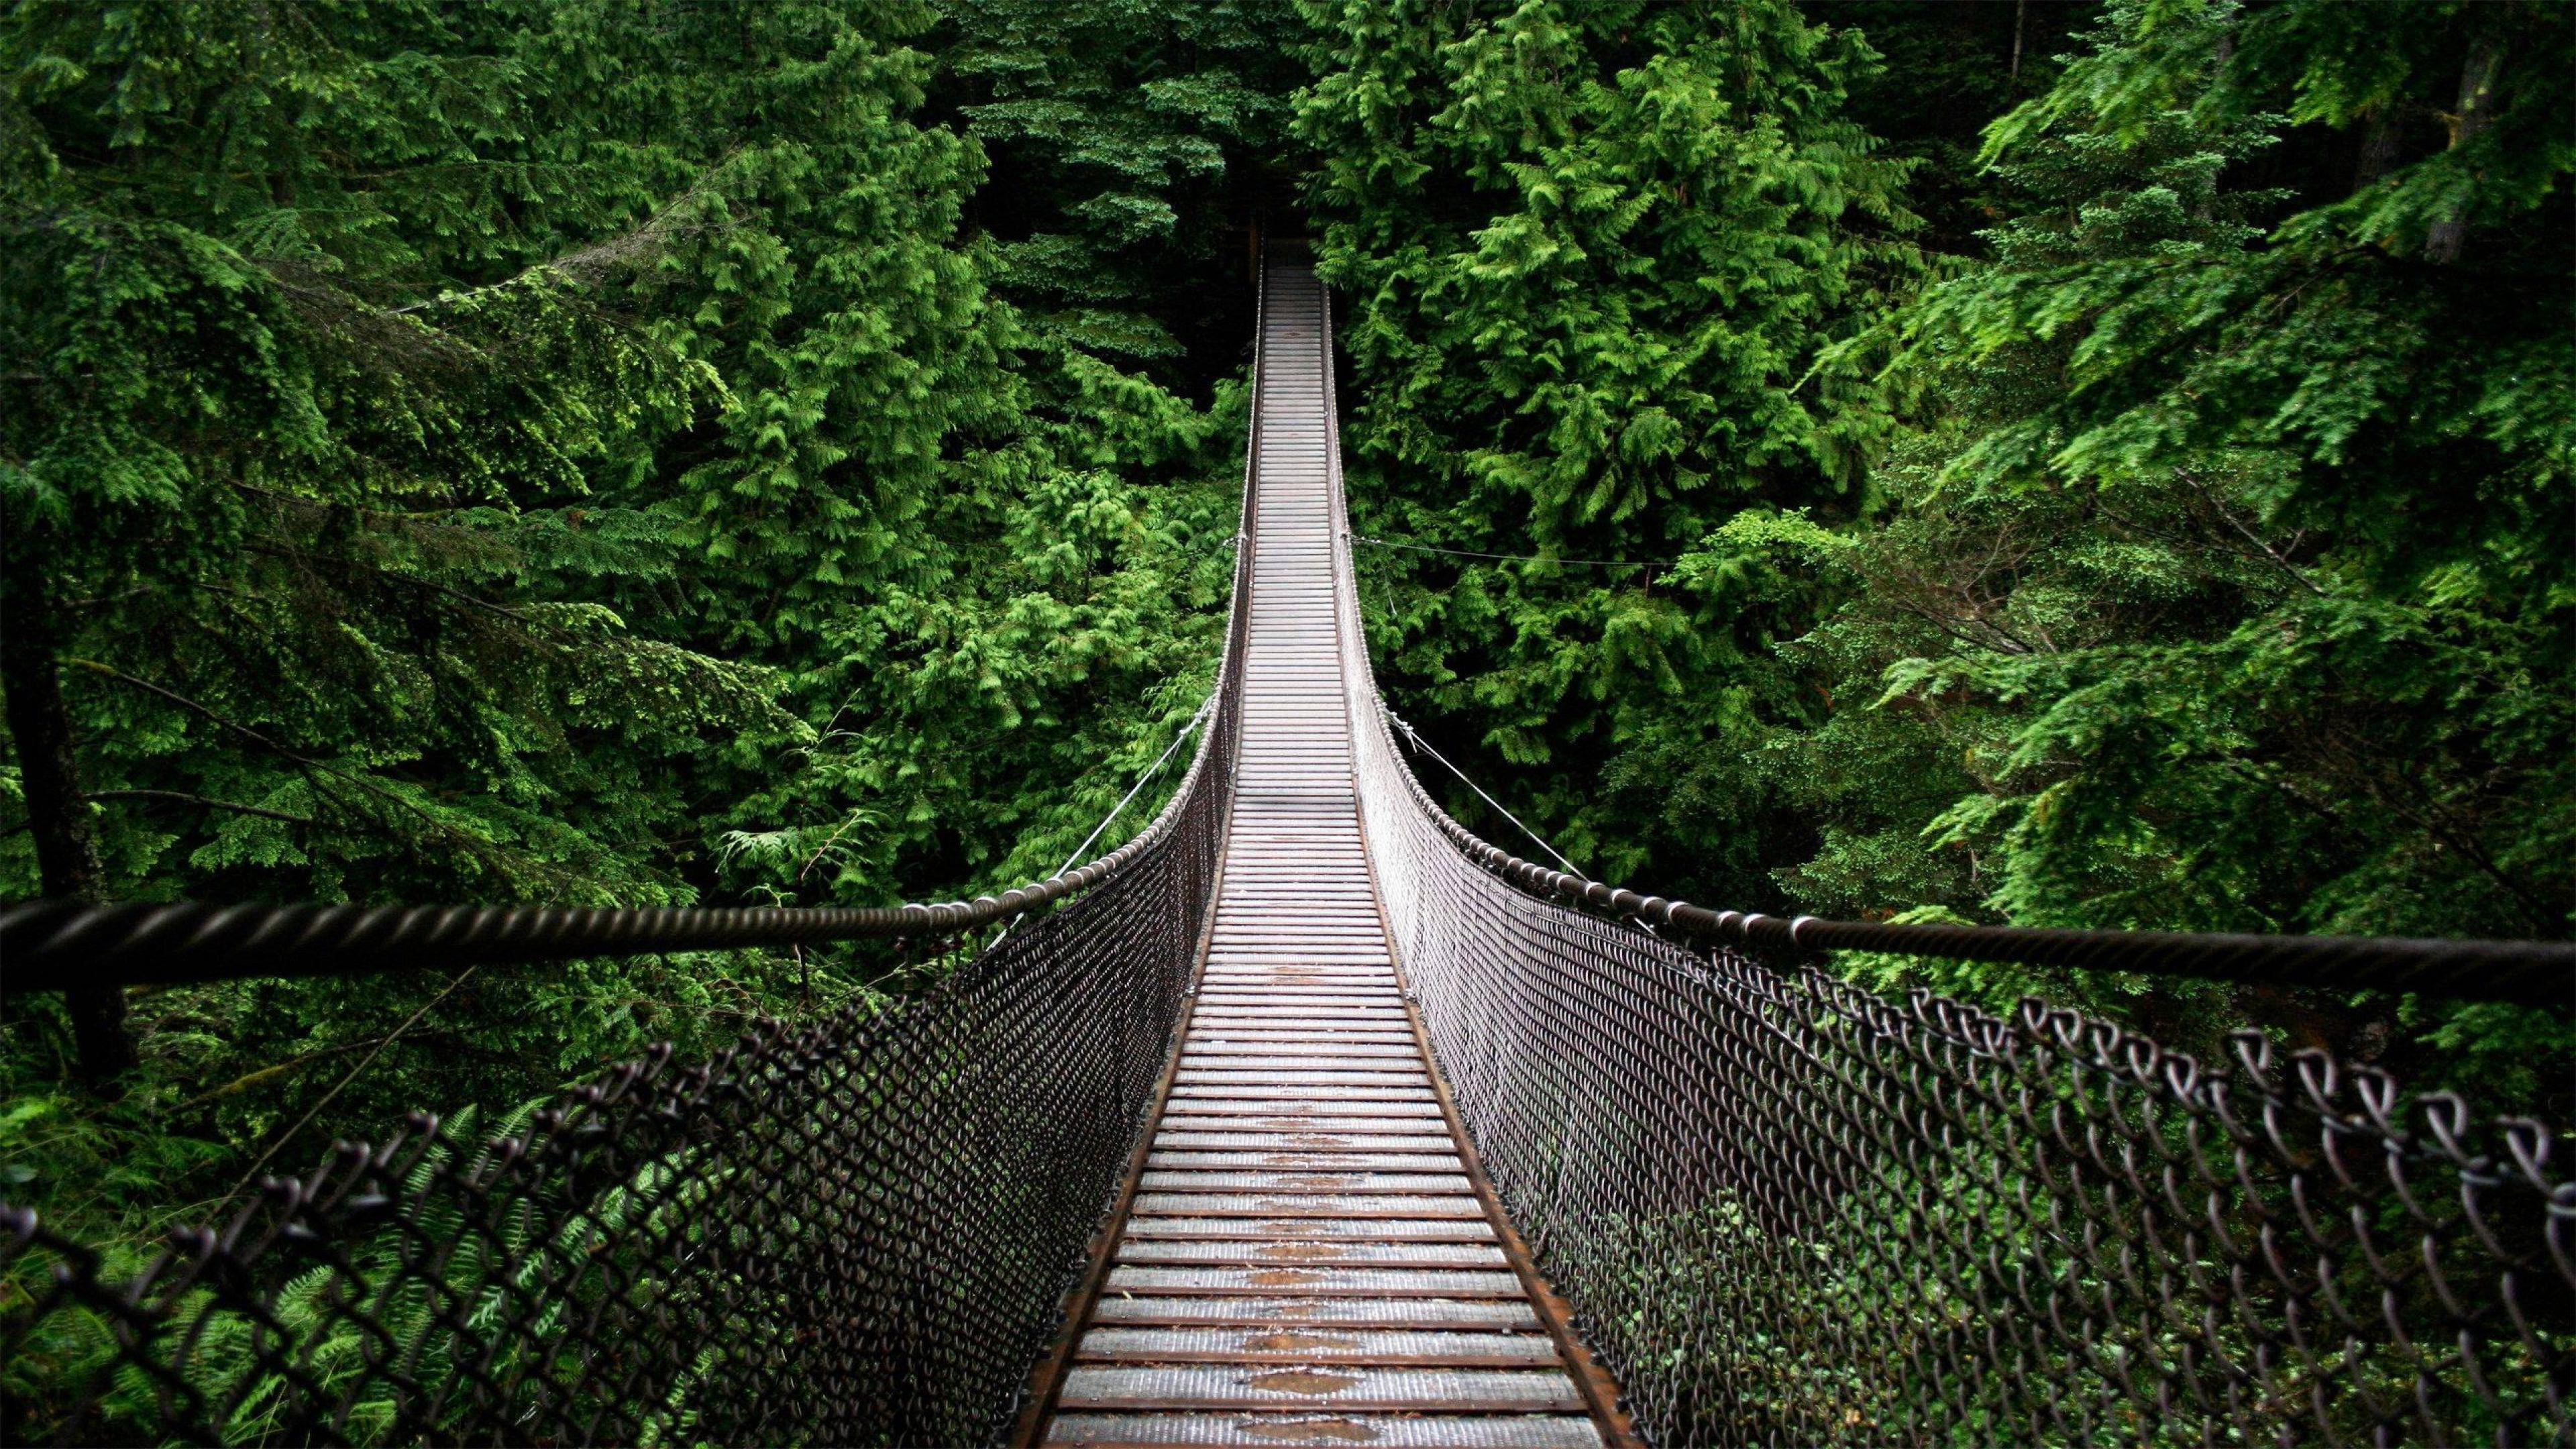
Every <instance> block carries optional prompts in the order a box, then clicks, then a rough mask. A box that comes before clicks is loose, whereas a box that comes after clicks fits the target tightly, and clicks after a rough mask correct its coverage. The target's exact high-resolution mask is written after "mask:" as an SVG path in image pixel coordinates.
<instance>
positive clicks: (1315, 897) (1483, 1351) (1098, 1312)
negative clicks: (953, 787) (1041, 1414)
mask: <svg viewBox="0 0 2576 1449" xmlns="http://www.w3.org/2000/svg"><path fill="white" fill-rule="evenodd" d="M1263 286H1264V297H1263V307H1262V335H1261V339H1260V349H1261V351H1260V357H1261V362H1260V368H1259V381H1258V387H1259V390H1260V396H1259V405H1258V407H1257V408H1256V410H1255V414H1254V416H1255V434H1254V437H1253V439H1252V447H1253V449H1254V454H1253V459H1252V467H1251V469H1250V486H1251V487H1252V488H1253V489H1254V490H1255V497H1254V506H1253V508H1252V509H1251V515H1252V518H1253V520H1254V522H1253V549H1254V552H1253V563H1252V572H1251V598H1250V600H1249V601H1248V604H1249V609H1250V616H1249V618H1250V627H1249V629H1248V631H1247V633H1246V647H1245V657H1244V678H1243V686H1242V688H1243V691H1244V693H1243V723H1242V734H1241V742H1240V750H1241V754H1240V758H1239V764H1238V766H1237V773H1236V780H1235V786H1234V799H1233V809H1232V813H1231V818H1230V820H1229V822H1228V827H1227V832H1226V842H1225V852H1224V865H1223V874H1222V876H1221V879H1220V883H1219V886H1218V891H1217V897H1216V906H1215V912H1214V917H1213V922H1212V925H1211V928H1210V930H1209V936H1208V947H1207V955H1206V960H1205V962H1204V965H1203V967H1202V972H1201V976H1200V979H1199V983H1198V991H1197V995H1196V998H1195V1000H1194V1001H1193V1003H1192V1006H1191V1009H1190V1012H1189V1015H1188V1018H1187V1020H1186V1022H1185V1024H1184V1027H1183V1039H1182V1043H1181V1048H1180V1055H1179V1058H1178V1061H1177V1064H1176V1066H1175V1069H1174V1071H1173V1073H1172V1076H1171V1082H1170V1086H1169V1088H1168V1092H1167V1095H1166V1096H1165V1098H1164V1101H1163V1102H1162V1104H1161V1106H1160V1108H1159V1110H1158V1112H1157V1115H1156V1118H1155V1121H1154V1123H1153V1125H1152V1128H1151V1131H1152V1134H1153V1135H1152V1140H1151V1144H1150V1147H1149V1148H1148V1149H1147V1152H1146V1156H1145V1158H1144V1168H1143V1172H1142V1175H1141V1177H1140V1178H1139V1179H1138V1180H1137V1182H1136V1183H1135V1184H1134V1193H1133V1195H1132V1197H1131V1198H1130V1199H1129V1203H1130V1205H1129V1208H1128V1211H1127V1213H1126V1216H1125V1219H1124V1221H1123V1222H1122V1223H1120V1224H1119V1225H1118V1226H1117V1228H1116V1230H1115V1237H1114V1240H1113V1247H1112V1248H1111V1257H1110V1260H1109V1263H1108V1265H1107V1269H1108V1271H1107V1274H1106V1277H1105V1279H1103V1280H1101V1284H1100V1288H1099V1291H1098V1292H1097V1294H1096V1295H1095V1296H1094V1297H1093V1298H1092V1299H1091V1301H1090V1302H1089V1303H1088V1304H1087V1305H1085V1306H1084V1309H1083V1310H1082V1311H1084V1312H1085V1313H1086V1314H1087V1316H1086V1317H1085V1319H1084V1320H1083V1322H1082V1324H1081V1326H1080V1328H1079V1330H1078V1333H1077V1335H1076V1337H1075V1338H1074V1340H1073V1346H1072V1352H1071V1355H1070V1362H1069V1365H1068V1366H1067V1367H1066V1368H1065V1370H1064V1372H1063V1376H1062V1380H1061V1385H1060V1388H1059V1389H1058V1392H1057V1398H1056V1401H1055V1405H1054V1414H1053V1417H1052V1419H1051V1420H1050V1421H1049V1422H1048V1423H1047V1424H1046V1426H1045V1429H1044V1432H1043V1435H1042V1439H1043V1442H1044V1443H1047V1444H1050V1445H1084V1446H1095V1449H1097V1446H1109V1445H1210V1446H1214V1445H1254V1444H1267V1445H1279V1444H1298V1443H1314V1444H1382V1445H1390V1446H1430V1445H1443V1446H1471V1445H1491V1446H1511V1449H1595V1446H1599V1445H1601V1444H1603V1443H1604V1435H1603V1428H1604V1427H1610V1428H1612V1430H1613V1437H1614V1438H1615V1437H1618V1436H1617V1433H1616V1427H1615V1425H1606V1424H1605V1423H1601V1422H1596V1413H1595V1405H1596V1403H1598V1402H1599V1401H1600V1400H1602V1399H1604V1398H1605V1394H1604V1392H1603V1390H1602V1387H1601V1386H1600V1384H1599V1382H1598V1381H1597V1373H1595V1372H1594V1371H1591V1370H1589V1369H1588V1364H1587V1362H1586V1360H1585V1359H1584V1356H1583V1355H1582V1354H1581V1352H1580V1350H1579V1348H1577V1347H1576V1346H1575V1345H1574V1344H1573V1342H1572V1340H1571V1337H1570V1335H1569V1333H1568V1331H1567V1330H1566V1328H1565V1326H1564V1323H1563V1314H1562V1312H1561V1311H1560V1310H1559V1309H1558V1308H1557V1306H1556V1305H1555V1303H1554V1300H1553V1297H1552V1295H1550V1294H1549V1293H1548V1292H1547V1290H1546V1286H1545V1284H1544V1283H1542V1282H1540V1281H1538V1280H1536V1279H1535V1278H1534V1276H1533V1275H1532V1274H1531V1272H1530V1270H1529V1268H1528V1264H1527V1258H1526V1255H1525V1254H1523V1253H1521V1252H1520V1251H1519V1249H1518V1245H1517V1240H1516V1239H1514V1238H1513V1237H1512V1236H1511V1233H1510V1226H1509V1224H1508V1223H1507V1222H1506V1221H1504V1220H1503V1219H1502V1217H1501V1216H1500V1213H1499V1211H1498V1209H1497V1207H1496V1205H1495V1203H1494V1201H1493V1199H1492V1197H1491V1195H1490V1193H1488V1192H1485V1191H1484V1190H1483V1189H1482V1187H1481V1183H1480V1180H1479V1178H1478V1176H1477V1174H1476V1172H1475V1170H1474V1160H1473V1154H1472V1150H1471V1149H1469V1148H1468V1147H1467V1146H1466V1144H1465V1142H1464V1139H1463V1138H1462V1137H1461V1135H1460V1133H1459V1129H1458V1124H1457V1121H1456V1118H1455V1116H1454V1114H1453V1113H1452V1112H1451V1111H1450V1109H1449V1105H1448V1103H1447V1100H1446V1095H1445V1092H1444V1091H1443V1090H1442V1086H1441V1083H1440V1081H1439V1078H1438V1076H1437V1069H1436V1067H1435V1065H1434V1063H1433V1061H1432V1059H1431V1056H1430V1053H1429V1051H1428V1050H1427V1049H1426V1042H1425V1038H1424V1037H1423V1035H1422V1033H1421V1030H1420V1027H1419V1023H1418V1022H1417V1021H1416V1019H1415V1018H1414V1015H1413V1013H1412V1011H1411V1008H1410V1005H1409V1003H1408V1002H1407V1001H1406V999H1405V994H1404V990H1403V986H1402V982H1401V977H1400V974H1399V971H1398V968H1397V962H1396V961H1395V959H1394V956H1393V955H1392V953H1391V951H1390V947H1389V939H1388V935H1387V929H1386V925H1385V921H1384V917H1383V915H1382V913H1381V911H1380V909H1379V902H1378V895H1377V888H1376V885H1375V883H1374V881H1373V879H1372V877H1371V872H1370V869H1369V859H1368V849H1367V843H1366V841H1365V840H1364V839H1363V837H1362V830H1361V823H1360V813H1359V806H1358V800H1357V796H1356V793H1355V787H1354V772H1353V767H1352V741H1351V729H1352V716H1351V710H1350V705H1349V690H1350V688H1351V687H1352V686H1351V684H1350V682H1349V681H1348V680H1347V679H1346V678H1345V671H1344V665H1343V659H1344V657H1345V655H1344V650H1343V647H1342V646H1343V641H1342V639H1341V635H1340V629H1341V624H1340V622H1339V620H1340V614H1339V611H1338V610H1337V608H1336V600H1335V593H1334V589H1335V558H1334V553H1335V547H1336V542H1337V535H1338V533H1339V530H1340V525H1341V509H1340V504H1339V499H1338V498H1337V497H1336V496H1335V487H1334V484H1335V481H1336V477H1337V470H1336V466H1335V460H1334V458H1333V454H1332V439H1331V431H1332V428H1331V421H1330V420H1331V416H1332V414H1331V409H1330V399H1329V396H1328V389H1329V388H1330V387H1331V385H1332V376H1331V367H1330V357H1329V350H1330V346H1331V339H1330V331H1329V320H1328V318H1327V316H1326V314H1325V298H1324V293H1323V288H1322V287H1321V285H1320V284H1319V283H1318V282H1317V281H1316V279H1315V276H1314V273H1313V271H1312V269H1311V268H1310V267H1308V266H1306V265H1304V264H1303V263H1301V262H1292V261H1285V260H1274V261H1273V262H1272V263H1271V264H1270V265H1269V267H1268V268H1267V269H1266V271H1265V275H1264V279H1263ZM1576 1370H1581V1371H1583V1372H1585V1373H1591V1374H1592V1375H1593V1378H1594V1379H1595V1382H1592V1383H1588V1384H1587V1383H1586V1382H1584V1381H1582V1380H1581V1379H1579V1378H1578V1374H1577V1372H1576ZM1587 1390H1589V1392H1587ZM1602 1407H1605V1408H1606V1405H1602Z"/></svg>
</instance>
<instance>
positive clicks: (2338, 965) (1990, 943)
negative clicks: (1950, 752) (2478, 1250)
mask: <svg viewBox="0 0 2576 1449" xmlns="http://www.w3.org/2000/svg"><path fill="white" fill-rule="evenodd" d="M1379 708H1380V709H1381V710H1383V709H1384V704H1383V702H1381V703H1380V705H1379ZM1391 733H1397V734H1399V735H1400V732H1391ZM1406 783H1407V784H1408V785H1410V786H1411V788H1412V790H1413V793H1414V795H1415V797H1416V799H1417V802H1418V803H1419V804H1420V805H1421V807H1422V808H1423V809H1424V810H1425V811H1426V812H1427V813H1428V814H1429V815H1430V817H1431V819H1432V820H1433V821H1434V822H1435V823H1437V824H1438V825H1439V827H1440V829H1441V832H1442V833H1443V834H1445V835H1447V836H1448V837H1449V840H1450V843H1451V844H1453V845H1455V846H1456V847H1457V848H1458V851H1459V853H1460V854H1462V855H1464V856H1466V857H1467V858H1468V859H1469V860H1472V861H1474V862H1475V863H1476V864H1477V865H1479V866H1481V867H1483V868H1484V869H1485V870H1486V871H1488V872H1489V873H1491V874H1493V875H1494V876H1496V877H1498V878H1500V879H1501V880H1503V881H1504V882H1506V883H1507V884H1509V885H1511V886H1513V887H1514V888H1515V889H1518V890H1519V891H1521V892H1522V893H1523V894H1526V895H1529V896H1532V897H1534V898H1536V899H1539V900H1543V901H1552V902H1556V903H1558V904H1562V905H1570V906H1575V907H1579V908H1582V909H1585V910H1588V911H1591V912H1592V913H1594V914H1597V915H1601V916H1606V917H1610V918H1612V919H1617V920H1623V921H1628V922H1630V923H1633V924H1637V925H1642V926H1644V927H1646V928H1647V929H1649V930H1651V931H1654V932H1655V933H1656V934H1658V935H1662V936H1666V937H1681V938H1686V939H1692V940H1698V941H1704V942H1709V943H1713V944H1717V945H1722V946H1732V947H1736V948H1738V949H1741V950H1744V951H1748V952H1751V953H1752V954H1753V955H1755V956H1757V957H1760V958H1763V959H1767V960H1770V961H1773V962H1784V961H1795V960H1801V959H1805V958H1809V957H1813V956H1815V955H1817V954H1819V953H1821V952H1826V951H1885V952H1891V953H1895V954H1899V955H1907V956H1939V957H1947V958H1950V959H1954V960H1962V961H2000V962H2016V963H2021V964H2025V965H2033V966H2071V967H2076V968H2079V969H2083V970H2088V971H2134V972H2138V973H2140V974H2143V975H2150V976H2189V977H2203V978H2208V979H2213V980H2220V981H2247V982H2261V983H2266V984H2281V985H2291V986H2317V987H2328V988H2333V989H2339V990H2358V989H2362V988H2369V989H2372V990H2379V991H2414V992H2422V993H2424V994H2426V995H2430V996H2443V997H2454V998H2459V999H2462V1000H2469V1001H2505V1002H2515V1003H2519V1004H2521V1005H2525V1006H2544V1007H2557V1008H2560V1009H2566V1010H2576V944H2571V943H2568V942H2562V941H2460V940H2427V939H2415V938H2407V937H2394V936H2292V935H2279V936H2272V935H2228V934H2218V933H2204V932H2193V931H2081V930H2054V929H2049V928H2045V927H2035V926H1946V925H1905V924H1897V923H1892V922H1872V921H1829V920H1823V919H1820V918H1818V917H1815V916H1785V917H1784V916H1767V915H1762V914H1759V913H1748V912H1744V911H1712V910H1710V909H1708V908H1707V907H1705V906H1695V905H1692V904H1690V903H1689V902H1687V901H1676V900H1667V899H1665V898H1664V897H1662V896H1651V895H1640V894H1638V893H1637V892H1635V891H1632V890H1623V889H1620V888H1618V887H1615V886H1611V885H1608V884H1605V883H1603V882H1601V881H1597V880H1587V879H1585V878H1584V877H1582V876H1579V875H1574V874H1571V873H1569V872H1566V871H1562V870H1558V869H1556V868H1554V867H1552V866H1547V865H1541V864H1539V863H1537V862H1535V861H1529V860H1524V859H1522V858H1521V857H1519V856H1517V855H1514V854H1512V853H1511V852H1509V851H1507V850H1504V849H1503V848H1502V847H1500V846H1497V845H1493V844H1490V843H1488V842H1486V841H1485V840H1483V839H1481V838H1479V837H1478V836H1477V835H1476V834H1475V833H1474V832H1472V831H1470V830H1468V829H1467V828H1466V827H1465V826H1463V825H1460V824H1459V823H1458V822H1457V821H1455V820H1453V819H1451V818H1450V816H1449V813H1448V812H1447V811H1445V810H1443V809H1441V808H1440V805H1439V802H1437V801H1435V800H1434V799H1432V798H1431V795H1430V792H1429V791H1427V790H1425V789H1424V788H1423V787H1422V784H1421V782H1420V781H1419V780H1417V779H1414V778H1413V777H1412V776H1411V775H1410V774H1409V773H1407V774H1406Z"/></svg>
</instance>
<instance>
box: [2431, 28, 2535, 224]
mask: <svg viewBox="0 0 2576 1449" xmlns="http://www.w3.org/2000/svg"><path fill="white" fill-rule="evenodd" d="M2504 8H2505V18H2506V19H2507V20H2510V19H2511V17H2512V13H2513V7H2512V6H2511V5H2507V6H2506V7H2504ZM2503 68H2504V25H2502V24H2494V25H2490V26H2488V27H2487V28H2486V29H2485V30H2483V31H2481V32H2479V34H2478V36H2477V38H2476V39H2474V40H2472V41H2470V42H2469V58H2468V60H2467V61H2465V62H2463V63H2462V64H2461V66H2460V108H2459V110H2458V111H2457V112H2456V113H2454V115H2453V116H2452V118H2451V149H2452V150H2454V151H2457V150H2459V149H2460V148H2461V147H2463V146H2465V145H2467V144H2469V143H2470V142H2471V141H2474V140H2476V139H2477V138H2478V134H2479V133H2480V132H2482V131H2484V130H2485V129H2486V128H2487V123H2488V122H2489V121H2492V120H2494V119H2495V88H2496V74H2497V72H2499V71H2501V70H2502V69H2503ZM2468 235H2469V216H2468V207H2467V205H2466V204H2465V203H2463V204H2462V205H2461V207H2460V208H2459V209H2458V210H2456V211H2454V212H2452V213H2451V214H2450V215H2449V216H2447V217H2445V218H2443V219H2442V220H2440V221H2437V222H2435V223H2434V224H2433V230H2432V232H2431V233H2430V234H2429V235H2427V236H2426V237H2425V238H2424V258H2425V260H2427V261H2429V262H2432V263H2434V264H2435V265H2437V266H2449V265H2450V264H2451V263H2453V262H2456V261H2458V260H2459V259H2460V250H2461V248H2462V246H2463V245H2464V244H2465V243H2466V242H2467V240H2468Z"/></svg>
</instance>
